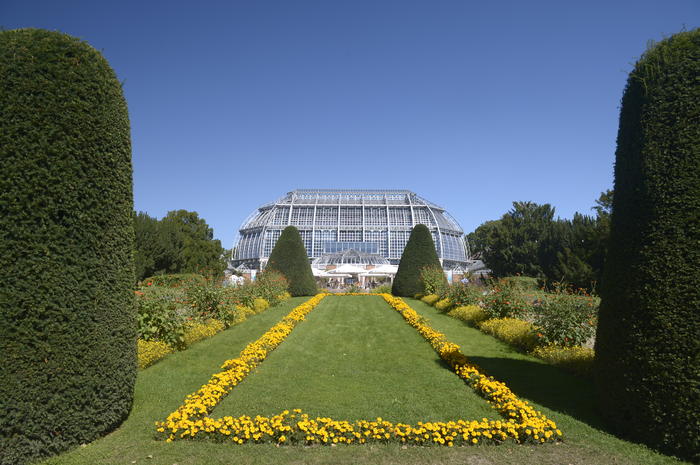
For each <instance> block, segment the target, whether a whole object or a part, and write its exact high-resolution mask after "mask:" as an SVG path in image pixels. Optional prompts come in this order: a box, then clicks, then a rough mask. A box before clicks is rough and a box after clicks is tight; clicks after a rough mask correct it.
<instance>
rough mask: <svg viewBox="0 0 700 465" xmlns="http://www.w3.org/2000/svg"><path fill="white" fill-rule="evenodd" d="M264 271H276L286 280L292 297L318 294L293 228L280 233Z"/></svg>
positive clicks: (298, 236) (307, 259) (299, 239)
mask: <svg viewBox="0 0 700 465" xmlns="http://www.w3.org/2000/svg"><path fill="white" fill-rule="evenodd" d="M266 269H267V270H277V271H279V272H280V273H281V274H282V275H283V276H284V277H285V278H287V281H289V293H290V294H291V295H292V296H294V297H298V296H306V295H315V294H316V293H317V292H318V289H317V288H316V280H315V279H314V275H313V273H312V272H311V264H310V263H309V257H308V256H307V254H306V249H305V248H304V243H303V242H302V240H301V235H300V234H299V231H298V230H297V228H295V227H294V226H287V227H286V228H284V230H283V231H282V234H281V235H280V237H279V239H278V240H277V243H276V244H275V247H274V248H273V249H272V252H271V253H270V258H269V259H268V261H267V268H266Z"/></svg>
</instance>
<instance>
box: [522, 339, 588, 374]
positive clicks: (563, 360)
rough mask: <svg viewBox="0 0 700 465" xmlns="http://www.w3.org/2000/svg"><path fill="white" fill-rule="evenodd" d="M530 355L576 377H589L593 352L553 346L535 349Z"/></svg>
mask: <svg viewBox="0 0 700 465" xmlns="http://www.w3.org/2000/svg"><path fill="white" fill-rule="evenodd" d="M531 355H532V356H534V357H537V358H539V359H541V360H544V361H545V362H547V363H549V364H550V365H556V366H558V367H561V368H564V369H565V370H568V371H571V372H573V373H576V374H577V375H581V376H590V375H591V373H592V371H593V359H594V357H595V352H593V349H589V348H587V347H562V346H558V345H554V344H553V345H548V346H543V347H535V348H534V349H533V350H532V352H531Z"/></svg>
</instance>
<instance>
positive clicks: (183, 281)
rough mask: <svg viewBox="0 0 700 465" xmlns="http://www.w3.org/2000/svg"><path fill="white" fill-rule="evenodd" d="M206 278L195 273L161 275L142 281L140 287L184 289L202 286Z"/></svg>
mask: <svg viewBox="0 0 700 465" xmlns="http://www.w3.org/2000/svg"><path fill="white" fill-rule="evenodd" d="M205 283H206V278H205V277H204V276H202V275H200V274H195V273H180V274H161V275H156V276H151V277H149V278H146V279H144V280H143V281H142V283H141V284H142V286H163V287H184V286H194V285H204V284H205Z"/></svg>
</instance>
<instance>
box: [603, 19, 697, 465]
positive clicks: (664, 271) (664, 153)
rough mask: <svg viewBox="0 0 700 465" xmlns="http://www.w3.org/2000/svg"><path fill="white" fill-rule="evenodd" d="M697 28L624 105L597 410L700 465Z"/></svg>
mask: <svg viewBox="0 0 700 465" xmlns="http://www.w3.org/2000/svg"><path fill="white" fill-rule="evenodd" d="M699 76H700V30H698V29H696V30H694V31H692V32H684V33H680V34H677V35H675V36H672V37H671V38H669V39H667V40H664V41H663V42H661V43H659V44H658V45H656V46H655V47H653V48H650V49H649V50H648V51H647V52H646V53H645V54H644V56H643V57H642V58H641V59H640V60H639V61H638V62H637V64H636V66H635V69H634V70H633V71H632V73H631V74H630V76H629V79H628V81H627V87H626V89H625V92H624V95H623V98H622V107H621V112H620V127H619V132H618V137H617V153H616V162H615V196H614V199H613V211H612V223H611V238H610V247H609V252H608V257H607V262H606V266H605V267H606V269H605V275H604V279H603V287H602V289H601V296H602V303H601V307H600V318H599V324H598V333H597V339H596V377H597V385H598V391H599V392H598V397H599V403H600V411H601V413H602V414H603V415H604V416H605V417H606V418H607V421H608V422H609V423H610V424H611V425H612V427H613V428H614V429H615V430H616V431H617V432H618V433H619V434H621V435H624V436H626V437H629V438H631V439H633V440H636V441H641V442H644V443H646V444H648V445H650V446H652V447H654V448H657V449H659V450H661V451H664V452H667V453H671V454H675V455H679V456H682V457H684V458H686V459H690V460H694V461H700V313H699V312H700V80H698V77H699Z"/></svg>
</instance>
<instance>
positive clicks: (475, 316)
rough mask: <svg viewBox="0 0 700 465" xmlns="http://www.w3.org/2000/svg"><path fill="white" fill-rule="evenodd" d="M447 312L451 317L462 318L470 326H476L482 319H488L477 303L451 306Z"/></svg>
mask: <svg viewBox="0 0 700 465" xmlns="http://www.w3.org/2000/svg"><path fill="white" fill-rule="evenodd" d="M447 314H448V315H449V316H451V317H453V318H457V319H458V320H462V321H464V322H466V323H467V324H469V325H471V326H476V325H478V324H479V323H481V322H482V321H486V320H488V319H489V315H488V314H487V313H486V312H485V311H484V309H483V308H481V307H479V306H478V305H467V306H464V307H457V308H453V309H452V310H450V311H449V312H448V313H447Z"/></svg>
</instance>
